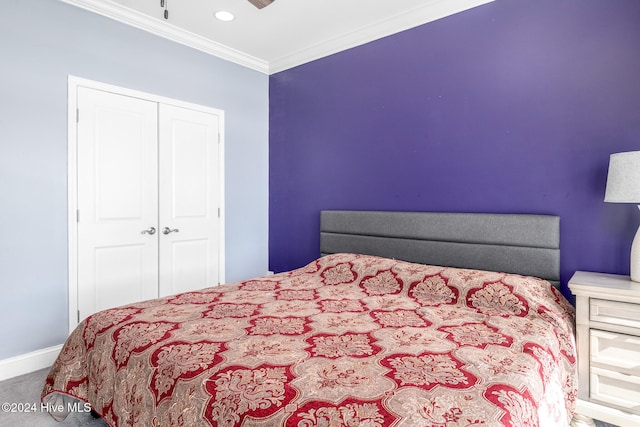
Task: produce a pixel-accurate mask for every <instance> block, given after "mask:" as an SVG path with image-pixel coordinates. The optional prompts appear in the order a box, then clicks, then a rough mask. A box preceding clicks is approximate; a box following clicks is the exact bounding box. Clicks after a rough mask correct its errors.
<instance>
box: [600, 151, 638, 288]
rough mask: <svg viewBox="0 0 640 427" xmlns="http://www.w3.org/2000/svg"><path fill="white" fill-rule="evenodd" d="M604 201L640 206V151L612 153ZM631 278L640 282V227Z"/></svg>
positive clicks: (635, 241)
mask: <svg viewBox="0 0 640 427" xmlns="http://www.w3.org/2000/svg"><path fill="white" fill-rule="evenodd" d="M604 201H605V202H613V203H635V204H638V208H640V151H629V152H626V153H615V154H612V155H611V157H610V159H609V173H608V175H607V190H606V191H605V196H604ZM631 280H633V281H634V282H640V228H638V231H637V232H636V235H635V237H634V238H633V243H632V245H631Z"/></svg>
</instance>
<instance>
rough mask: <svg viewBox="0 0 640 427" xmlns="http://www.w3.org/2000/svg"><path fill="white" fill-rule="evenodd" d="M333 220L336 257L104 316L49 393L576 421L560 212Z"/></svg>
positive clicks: (218, 407) (149, 417)
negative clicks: (562, 286) (561, 285)
mask: <svg viewBox="0 0 640 427" xmlns="http://www.w3.org/2000/svg"><path fill="white" fill-rule="evenodd" d="M320 222H321V255H322V256H321V257H319V258H318V259H316V260H313V261H311V262H310V263H308V264H307V265H305V266H303V267H301V268H298V269H295V270H292V271H288V272H283V273H279V274H275V275H271V276H265V277H261V278H256V279H253V280H247V281H243V282H238V283H232V284H225V285H220V286H215V287H211V288H207V289H202V290H199V291H197V292H188V293H183V294H179V295H174V296H171V297H165V298H161V299H156V300H151V301H145V302H141V303H137V304H131V305H128V306H124V307H118V308H114V309H110V310H105V311H103V312H100V313H96V314H94V315H92V316H90V317H89V318H87V319H86V320H85V321H83V322H82V323H81V324H80V325H78V327H77V328H76V329H75V330H74V331H73V332H72V334H71V335H70V336H69V338H68V340H67V342H66V343H65V345H64V347H63V349H62V351H61V353H60V355H59V357H58V359H57V360H56V362H55V363H54V365H53V366H52V368H51V371H50V373H49V375H48V377H47V380H46V383H45V385H44V389H43V392H42V398H43V402H44V403H46V404H47V407H48V408H59V409H64V408H68V407H69V406H67V403H69V402H73V401H76V400H79V401H84V402H88V403H89V404H90V405H91V407H92V408H93V410H94V411H95V412H96V413H98V414H99V415H100V416H102V417H103V419H104V420H105V421H106V422H107V423H108V424H109V425H111V426H113V427H125V426H190V427H194V426H203V427H204V426H243V427H267V426H268V427H272V426H296V427H312V426H318V427H319V426H327V427H334V426H335V427H338V426H363V427H383V426H384V427H386V426H421V427H422V426H434V427H435V426H437V427H440V426H472V425H478V426H479V425H482V426H518V427H521V426H532V427H533V426H539V427H547V426H566V425H568V424H569V422H570V420H571V417H572V414H573V410H574V406H575V400H576V354H575V344H574V330H573V328H574V326H573V324H574V310H573V307H572V306H571V305H570V304H569V303H568V302H567V301H566V300H565V299H564V298H563V296H562V295H561V293H560V292H559V291H558V289H557V288H556V287H555V286H554V285H553V284H552V283H550V282H552V281H553V282H557V281H558V280H559V219H558V218H557V217H553V216H543V215H491V214H438V213H398V212H364V211H323V212H322V213H321V221H320ZM65 415H66V413H65V410H62V411H60V412H55V411H52V416H54V418H56V419H63V418H64V417H65Z"/></svg>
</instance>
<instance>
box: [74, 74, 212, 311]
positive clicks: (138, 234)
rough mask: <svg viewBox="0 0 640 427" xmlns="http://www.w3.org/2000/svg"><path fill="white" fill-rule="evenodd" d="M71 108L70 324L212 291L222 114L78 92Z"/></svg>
mask: <svg viewBox="0 0 640 427" xmlns="http://www.w3.org/2000/svg"><path fill="white" fill-rule="evenodd" d="M77 106H78V119H77V125H76V129H77V131H76V134H77V146H76V152H77V167H76V171H77V172H76V173H77V180H76V182H77V185H76V188H77V208H78V209H77V257H76V258H77V263H76V265H77V307H78V319H77V320H78V322H80V321H81V320H83V319H84V318H86V317H87V316H89V315H91V314H93V313H95V312H97V311H100V310H104V309H108V308H113V307H117V306H121V305H125V304H130V303H134V302H139V301H144V300H148V299H153V298H157V297H159V296H167V295H172V294H176V293H181V292H187V291H191V290H197V289H202V288H206V287H209V286H214V285H217V284H218V283H219V280H220V279H219V278H220V275H221V272H220V265H219V263H220V255H221V254H220V242H221V238H222V237H221V236H222V235H223V233H222V231H221V230H220V227H221V225H220V201H221V198H222V194H221V185H220V184H221V179H222V177H221V175H220V173H221V171H220V169H221V168H220V165H221V163H220V161H221V158H220V156H221V154H220V153H221V148H220V133H221V127H222V126H223V124H222V120H223V118H222V115H221V114H215V112H211V111H201V110H197V109H190V108H188V106H186V107H185V106H182V105H180V106H177V105H170V104H165V103H162V102H157V101H153V100H146V99H140V98H138V97H134V96H127V95H124V94H117V93H111V92H108V91H102V90H98V89H93V88H86V87H78V90H77ZM213 111H215V110H213ZM74 317H75V316H74Z"/></svg>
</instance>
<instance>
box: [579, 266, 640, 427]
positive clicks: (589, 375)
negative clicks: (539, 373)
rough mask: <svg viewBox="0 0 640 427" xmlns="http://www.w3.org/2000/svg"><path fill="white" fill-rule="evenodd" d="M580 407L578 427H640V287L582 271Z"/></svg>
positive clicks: (626, 279)
mask: <svg viewBox="0 0 640 427" xmlns="http://www.w3.org/2000/svg"><path fill="white" fill-rule="evenodd" d="M569 289H571V292H572V293H573V294H574V295H575V296H576V340H577V346H578V403H577V407H576V414H577V415H576V416H575V417H574V421H573V423H572V425H573V426H592V425H593V421H592V419H593V418H595V419H598V420H602V421H606V422H608V423H612V424H617V425H619V426H621V427H627V426H640V283H637V282H632V281H631V280H630V279H629V276H620V275H616V274H603V273H589V272H585V271H577V272H576V273H575V274H574V275H573V277H572V278H571V280H570V281H569Z"/></svg>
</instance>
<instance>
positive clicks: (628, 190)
mask: <svg viewBox="0 0 640 427" xmlns="http://www.w3.org/2000/svg"><path fill="white" fill-rule="evenodd" d="M604 201H605V202H614V203H640V151H629V152H627V153H615V154H612V155H611V157H610V159H609V174H608V175H607V190H606V192H605V195H604Z"/></svg>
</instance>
